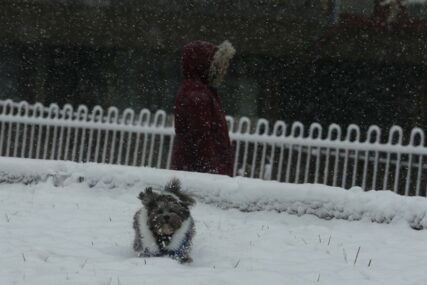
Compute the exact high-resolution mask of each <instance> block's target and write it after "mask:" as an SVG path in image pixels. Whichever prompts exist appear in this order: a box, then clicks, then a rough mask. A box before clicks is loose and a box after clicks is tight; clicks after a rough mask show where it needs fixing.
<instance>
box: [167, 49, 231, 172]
mask: <svg viewBox="0 0 427 285" xmlns="http://www.w3.org/2000/svg"><path fill="white" fill-rule="evenodd" d="M234 54H235V49H234V48H233V46H232V45H231V43H230V42H229V41H225V42H223V43H222V44H220V45H218V46H216V45H213V44H211V43H209V42H204V41H196V42H191V43H189V44H187V45H186V46H185V47H184V51H183V55H182V62H181V71H182V75H183V76H184V81H183V82H182V84H181V87H180V88H179V91H178V94H177V97H176V101H175V141H174V146H173V150H172V161H171V169H174V170H184V171H195V172H206V173H214V174H223V175H228V176H233V160H234V155H233V150H232V146H231V143H230V137H229V135H228V127H227V122H226V120H225V114H224V111H223V110H222V107H221V101H220V98H219V96H218V93H217V89H216V88H217V87H218V86H219V85H220V84H221V82H222V81H223V78H224V75H225V73H226V71H227V69H228V65H229V61H230V59H231V58H232V57H233V56H234Z"/></svg>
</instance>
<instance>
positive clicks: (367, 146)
mask: <svg viewBox="0 0 427 285" xmlns="http://www.w3.org/2000/svg"><path fill="white" fill-rule="evenodd" d="M227 122H228V124H229V129H230V137H231V140H232V143H233V146H234V149H235V162H234V173H235V175H240V176H246V177H252V178H261V179H267V180H277V181H283V182H290V183H321V184H327V185H331V186H338V187H343V188H350V187H352V186H360V187H362V188H363V189H365V190H369V189H375V190H381V189H387V190H392V191H394V192H396V193H399V194H403V195H417V196H427V191H426V188H427V163H426V162H427V159H425V157H426V156H427V148H426V147H425V138H424V132H423V130H421V129H419V128H414V129H413V130H412V131H411V133H410V136H409V141H408V142H407V143H404V135H403V130H402V129H401V128H400V127H398V126H393V127H392V128H391V129H390V130H389V132H388V136H386V137H382V133H381V129H380V128H379V127H377V126H371V127H370V128H369V129H368V130H367V132H361V130H360V128H359V127H358V126H356V125H350V126H348V128H347V129H345V130H343V129H342V128H341V127H340V126H338V125H336V124H332V125H330V126H329V127H328V128H326V129H324V128H323V127H322V126H321V125H320V124H317V123H313V124H311V125H310V127H308V128H305V127H304V126H303V125H302V124H301V123H299V122H295V123H293V124H291V125H288V124H286V123H285V122H283V121H277V122H275V123H274V124H271V123H270V122H268V121H267V120H265V119H258V120H256V121H251V120H250V119H249V118H246V117H242V118H239V119H236V120H235V119H234V118H232V117H230V116H227ZM173 140H174V129H173V119H172V116H168V115H167V114H166V112H164V111H161V110H160V111H157V112H155V113H152V112H150V111H149V110H147V109H143V110H141V111H140V112H135V111H133V110H131V109H125V110H124V111H123V112H121V111H119V110H118V109H117V108H115V107H111V108H109V109H108V110H104V109H103V108H101V107H99V106H96V107H94V108H93V109H92V110H89V109H88V108H87V107H86V106H83V105H81V106H79V107H78V108H76V109H73V107H72V106H70V105H65V106H64V107H63V108H59V107H58V105H56V104H51V105H50V106H48V107H46V106H43V105H42V104H40V103H36V104H28V103H27V102H20V103H16V102H13V101H11V100H0V156H7V157H22V158H35V159H54V160H71V161H77V162H98V163H109V164H123V165H133V166H148V167H156V168H165V169H168V168H169V166H170V159H171V150H172V146H173Z"/></svg>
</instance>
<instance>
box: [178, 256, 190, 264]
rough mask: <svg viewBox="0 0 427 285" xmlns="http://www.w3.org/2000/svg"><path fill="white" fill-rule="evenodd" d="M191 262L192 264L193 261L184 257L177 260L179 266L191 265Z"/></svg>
mask: <svg viewBox="0 0 427 285" xmlns="http://www.w3.org/2000/svg"><path fill="white" fill-rule="evenodd" d="M192 262H193V259H192V258H191V257H189V256H184V257H181V258H180V259H179V263H181V264H186V263H192Z"/></svg>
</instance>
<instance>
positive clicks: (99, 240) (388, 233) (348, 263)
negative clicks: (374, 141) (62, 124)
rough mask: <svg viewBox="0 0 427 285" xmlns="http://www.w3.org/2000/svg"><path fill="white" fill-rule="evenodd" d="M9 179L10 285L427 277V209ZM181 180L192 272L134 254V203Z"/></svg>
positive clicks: (338, 192) (377, 200)
mask: <svg viewBox="0 0 427 285" xmlns="http://www.w3.org/2000/svg"><path fill="white" fill-rule="evenodd" d="M0 169H1V172H2V175H1V176H0V180H2V181H3V182H4V183H2V184H0V255H1V256H2V258H1V259H0V284H32V285H37V284H176V285H179V284H260V283H262V284H303V285H304V284H350V285H352V284H358V285H361V284H387V285H390V284H396V285H397V284H398V285H403V284H414V285H415V284H424V282H425V278H426V277H427V274H426V273H425V264H426V262H425V260H426V258H427V248H426V247H425V244H426V242H427V231H425V230H420V231H417V230H413V229H411V228H410V223H411V221H412V222H413V221H414V220H416V218H414V217H418V218H417V219H418V224H419V225H423V226H424V227H425V211H426V209H427V201H426V200H427V199H426V198H420V197H418V198H414V197H412V198H410V197H401V196H398V195H395V194H394V193H391V192H388V191H385V192H367V193H366V192H363V191H361V190H360V189H352V190H350V191H346V190H343V189H340V188H333V187H327V186H322V185H308V184H306V185H292V184H284V183H276V182H269V181H262V180H254V179H246V178H228V177H223V176H216V175H208V174H189V173H183V172H174V171H167V170H158V169H149V168H134V167H123V166H108V165H99V164H75V163H70V162H55V161H37V160H24V159H9V158H8V159H6V158H0ZM171 177H178V178H180V179H181V180H182V183H183V186H184V187H185V188H186V189H187V191H189V192H190V193H192V194H193V195H195V196H196V198H197V200H198V204H197V205H196V206H195V207H194V208H193V212H192V213H193V217H194V219H195V222H196V230H197V234H196V237H195V239H194V246H193V252H192V257H193V259H194V262H193V263H192V264H189V265H182V264H179V263H177V262H176V261H174V260H171V259H168V258H147V259H143V258H137V257H136V256H135V254H134V253H133V252H132V247H131V245H132V240H133V230H132V216H133V214H134V213H135V211H137V210H138V209H139V207H140V201H139V200H138V199H137V198H136V196H137V195H138V193H139V191H141V190H142V189H143V187H145V186H148V185H151V186H153V185H154V186H156V185H157V186H160V185H164V184H165V183H166V182H167V181H168V180H169V179H170V178H171ZM24 178H25V179H24ZM6 182H7V183H6ZM30 182H31V183H30ZM304 201H305V202H304ZM296 205H298V206H296ZM218 206H219V207H218ZM338 208H340V209H341V210H340V211H338V210H336V209H338ZM239 209H240V210H244V211H239ZM295 209H299V210H300V212H298V211H297V212H295ZM277 210H279V211H280V212H278V211H277ZM310 212H312V213H311V214H307V213H310ZM321 213H326V215H325V216H322V214H321ZM340 213H341V216H339V214H340ZM337 215H338V218H340V219H335V218H334V216H337ZM319 216H322V217H325V218H328V219H319V218H318V217H319ZM373 217H374V218H375V217H376V218H377V220H376V222H380V221H384V222H389V224H386V223H372V222H371V220H375V219H372V218H373ZM384 217H388V220H387V219H384ZM348 220H353V221H348ZM355 220H357V221H355ZM359 249H360V252H359V254H358V256H357V260H356V255H357V252H358V250H359Z"/></svg>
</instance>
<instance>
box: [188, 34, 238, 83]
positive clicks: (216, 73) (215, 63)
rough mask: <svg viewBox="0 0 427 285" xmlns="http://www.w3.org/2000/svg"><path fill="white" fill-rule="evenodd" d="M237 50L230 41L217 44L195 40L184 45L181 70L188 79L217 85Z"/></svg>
mask: <svg viewBox="0 0 427 285" xmlns="http://www.w3.org/2000/svg"><path fill="white" fill-rule="evenodd" d="M235 53H236V50H235V49H234V47H233V46H232V45H231V43H230V42H229V41H224V42H223V43H221V44H220V45H218V46H216V45H213V44H211V43H209V42H205V41H195V42H191V43H189V44H187V45H186V46H185V47H184V51H183V55H182V62H181V70H182V74H183V76H184V77H185V78H186V79H196V80H200V81H202V82H203V83H206V84H208V85H210V86H212V87H217V86H218V85H219V84H220V83H221V81H222V77H223V75H224V73H225V72H226V70H227V68H228V63H229V61H230V59H231V58H232V57H233V56H234V54H235Z"/></svg>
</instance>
